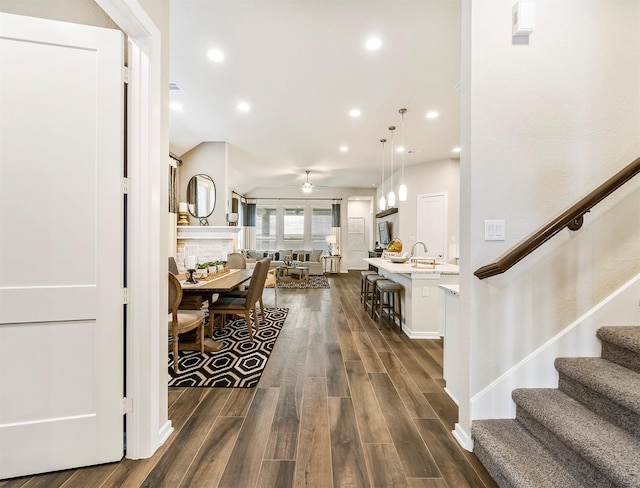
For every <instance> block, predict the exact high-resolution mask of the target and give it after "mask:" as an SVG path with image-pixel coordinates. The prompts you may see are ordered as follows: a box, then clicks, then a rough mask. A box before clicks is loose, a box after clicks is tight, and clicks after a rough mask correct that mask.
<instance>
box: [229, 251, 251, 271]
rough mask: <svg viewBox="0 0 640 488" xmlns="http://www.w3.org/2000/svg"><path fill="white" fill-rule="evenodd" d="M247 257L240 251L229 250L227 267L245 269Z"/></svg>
mask: <svg viewBox="0 0 640 488" xmlns="http://www.w3.org/2000/svg"><path fill="white" fill-rule="evenodd" d="M246 267H247V258H245V257H244V254H242V253H240V252H231V253H229V254H228V255H227V268H231V269H246Z"/></svg>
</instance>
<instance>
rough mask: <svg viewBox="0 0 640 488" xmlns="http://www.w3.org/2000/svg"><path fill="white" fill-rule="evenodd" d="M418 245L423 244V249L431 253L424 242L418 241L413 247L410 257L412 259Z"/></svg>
mask: <svg viewBox="0 0 640 488" xmlns="http://www.w3.org/2000/svg"><path fill="white" fill-rule="evenodd" d="M418 244H422V247H423V249H424V252H429V250H428V249H427V245H426V244H425V243H424V242H422V241H416V243H415V244H414V245H413V246H411V255H410V257H413V251H414V250H415V248H416V246H417V245H418Z"/></svg>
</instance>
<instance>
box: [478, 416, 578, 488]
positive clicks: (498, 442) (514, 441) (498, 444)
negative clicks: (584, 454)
mask: <svg viewBox="0 0 640 488" xmlns="http://www.w3.org/2000/svg"><path fill="white" fill-rule="evenodd" d="M471 431H472V434H473V437H474V448H473V451H474V453H475V454H476V455H477V456H478V458H479V459H480V461H481V462H482V464H483V465H484V466H485V468H487V471H489V473H490V474H491V476H492V477H493V479H494V480H495V481H496V483H498V485H499V486H500V487H501V488H516V487H517V488H557V487H562V488H578V487H582V486H583V485H582V484H581V483H579V482H578V481H577V480H576V479H575V478H574V477H573V476H572V475H571V474H570V473H569V472H568V471H567V470H566V469H565V468H564V467H563V466H562V465H561V464H560V463H558V461H557V460H556V458H555V457H554V456H553V455H552V454H551V453H550V452H549V451H547V450H546V449H545V448H544V447H543V446H542V445H541V444H540V443H539V442H538V441H537V440H536V439H534V438H533V437H532V436H531V435H529V434H528V433H527V431H526V430H525V429H524V428H523V427H522V426H521V425H520V424H519V423H518V422H517V421H516V420H512V419H498V420H474V421H473V425H472V428H471Z"/></svg>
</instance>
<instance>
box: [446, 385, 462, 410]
mask: <svg viewBox="0 0 640 488" xmlns="http://www.w3.org/2000/svg"><path fill="white" fill-rule="evenodd" d="M444 392H445V393H446V394H447V395H449V398H451V399H452V400H453V403H455V404H456V405H458V407H460V403H459V402H458V400H457V399H456V397H454V396H453V394H452V393H451V391H450V390H448V389H447V387H446V386H445V387H444Z"/></svg>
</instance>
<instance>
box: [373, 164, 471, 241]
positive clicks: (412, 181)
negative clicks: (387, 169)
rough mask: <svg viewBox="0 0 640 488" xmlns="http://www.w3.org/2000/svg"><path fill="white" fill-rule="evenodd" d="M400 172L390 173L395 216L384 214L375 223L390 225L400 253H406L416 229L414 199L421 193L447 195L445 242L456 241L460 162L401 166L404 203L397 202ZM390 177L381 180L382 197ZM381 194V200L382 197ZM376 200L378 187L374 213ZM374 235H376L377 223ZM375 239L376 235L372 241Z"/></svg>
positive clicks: (414, 239) (458, 236)
mask: <svg viewBox="0 0 640 488" xmlns="http://www.w3.org/2000/svg"><path fill="white" fill-rule="evenodd" d="M399 175H400V172H399V171H398V172H396V173H394V178H393V181H394V191H395V193H396V207H397V208H398V213H395V214H391V215H388V216H387V217H383V218H382V219H377V220H376V222H381V221H383V220H387V221H389V222H391V225H392V229H391V232H392V235H393V237H394V238H399V239H400V240H401V241H402V249H403V251H407V252H408V251H410V250H411V246H412V245H413V244H414V243H415V242H416V230H417V226H418V215H417V196H418V195H420V194H422V193H436V192H443V191H444V192H447V196H448V209H447V215H448V221H447V233H448V236H447V239H448V242H449V243H454V242H459V240H460V232H459V229H460V161H459V160H457V159H445V160H441V161H433V162H429V163H422V164H417V165H412V166H405V168H404V175H405V182H406V185H407V200H406V201H405V202H399V201H397V199H398V187H399V186H400V178H399ZM390 185H391V178H389V179H388V180H386V181H385V184H384V188H385V190H386V195H388V193H389V189H390V188H391V186H390ZM386 195H385V197H386ZM378 200H380V187H378V188H377V193H376V198H375V201H374V208H375V212H374V214H375V213H378V212H379V210H378ZM375 225H376V232H377V224H375ZM377 239H378V237H377V235H376V240H377Z"/></svg>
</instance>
